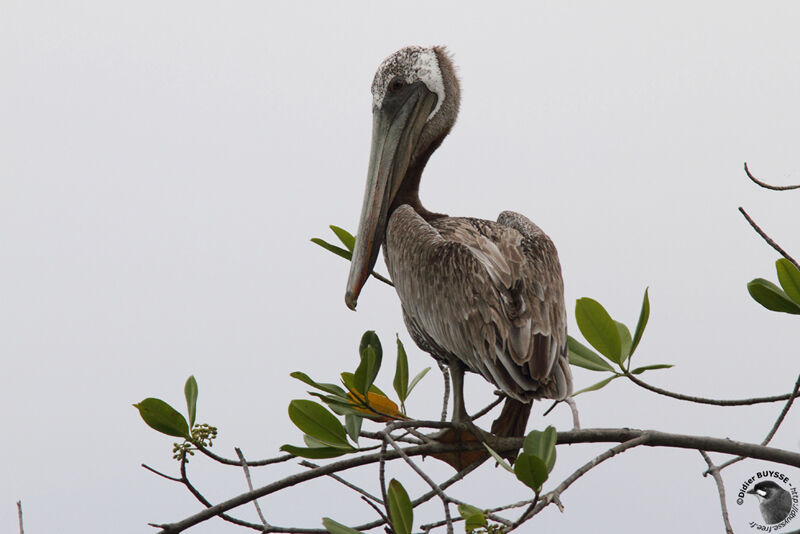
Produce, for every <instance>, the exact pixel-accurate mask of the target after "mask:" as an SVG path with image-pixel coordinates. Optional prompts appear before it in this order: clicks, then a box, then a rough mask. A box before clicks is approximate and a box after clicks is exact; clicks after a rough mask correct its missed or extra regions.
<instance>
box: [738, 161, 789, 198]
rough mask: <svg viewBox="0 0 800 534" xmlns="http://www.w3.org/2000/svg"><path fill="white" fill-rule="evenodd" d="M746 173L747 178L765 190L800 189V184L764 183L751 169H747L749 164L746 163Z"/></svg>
mask: <svg viewBox="0 0 800 534" xmlns="http://www.w3.org/2000/svg"><path fill="white" fill-rule="evenodd" d="M744 172H746V173H747V177H748V178H750V179H751V180H752V181H753V182H754V183H756V184H758V185H760V186H761V187H763V188H764V189H772V190H773V191H789V190H790V189H800V184H797V185H769V184H768V183H766V182H762V181H761V180H759V179H758V178H756V177H755V176H753V175H752V174H751V173H750V169H748V168H747V162H745V163H744Z"/></svg>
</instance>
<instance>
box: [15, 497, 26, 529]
mask: <svg viewBox="0 0 800 534" xmlns="http://www.w3.org/2000/svg"><path fill="white" fill-rule="evenodd" d="M17 521H18V522H19V534H25V528H24V527H23V526H22V501H21V500H19V501H17Z"/></svg>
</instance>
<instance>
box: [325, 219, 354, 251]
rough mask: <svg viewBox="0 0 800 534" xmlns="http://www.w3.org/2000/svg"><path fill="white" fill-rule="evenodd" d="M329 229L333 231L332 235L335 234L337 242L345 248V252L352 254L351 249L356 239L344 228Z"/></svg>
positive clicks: (333, 227) (332, 227)
mask: <svg viewBox="0 0 800 534" xmlns="http://www.w3.org/2000/svg"><path fill="white" fill-rule="evenodd" d="M330 228H331V230H333V233H334V234H336V237H338V238H339V241H341V242H342V244H343V245H344V246H345V248H347V250H349V251H350V252H353V247H354V246H355V244H356V238H355V237H353V234H351V233H350V232H348V231H347V230H345V229H344V228H339V227H338V226H334V225H331V226H330Z"/></svg>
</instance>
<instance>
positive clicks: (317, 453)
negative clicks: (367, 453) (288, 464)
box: [281, 445, 351, 460]
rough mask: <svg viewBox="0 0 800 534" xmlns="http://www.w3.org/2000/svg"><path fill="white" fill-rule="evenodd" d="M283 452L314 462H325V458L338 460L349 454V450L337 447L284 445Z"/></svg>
mask: <svg viewBox="0 0 800 534" xmlns="http://www.w3.org/2000/svg"><path fill="white" fill-rule="evenodd" d="M281 450H282V451H284V452H288V453H289V454H294V455H295V456H299V457H300V458H310V459H312V460H324V459H325V458H336V457H337V456H342V455H343V454H347V453H348V452H351V451H348V450H345V449H339V448H336V447H295V446H294V445H282V446H281Z"/></svg>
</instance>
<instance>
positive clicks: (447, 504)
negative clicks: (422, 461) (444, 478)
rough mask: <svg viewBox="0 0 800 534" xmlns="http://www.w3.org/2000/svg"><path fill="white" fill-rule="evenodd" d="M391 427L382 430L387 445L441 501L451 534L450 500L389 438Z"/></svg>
mask: <svg viewBox="0 0 800 534" xmlns="http://www.w3.org/2000/svg"><path fill="white" fill-rule="evenodd" d="M391 426H392V425H387V428H386V430H384V432H383V435H384V438H385V439H386V441H387V442H388V443H389V445H391V446H392V448H393V449H394V450H395V452H397V454H399V455H400V457H401V458H402V459H403V460H405V462H406V463H407V464H408V465H409V466H410V467H411V469H413V470H414V472H416V473H417V474H418V475H419V476H420V478H421V479H422V480H424V481H425V482H426V483H427V484H428V485H429V486H430V487H431V489H432V490H433V491H435V492H436V495H438V496H439V498H440V499H441V500H442V506H443V507H444V518H445V520H446V521H447V534H453V519H452V518H451V517H450V498H449V497H448V496H447V494H445V492H444V491H442V488H440V487H439V485H438V484H436V482H434V481H433V479H431V477H429V476H428V474H427V473H425V471H423V470H422V469H420V468H419V466H417V464H416V463H415V462H414V461H413V460H412V459H411V458H409V457H408V455H407V454H406V453H405V452H404V451H403V449H402V448H400V445H398V444H397V442H396V441H395V440H394V439H393V438H392V436H391V433H390V428H391Z"/></svg>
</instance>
